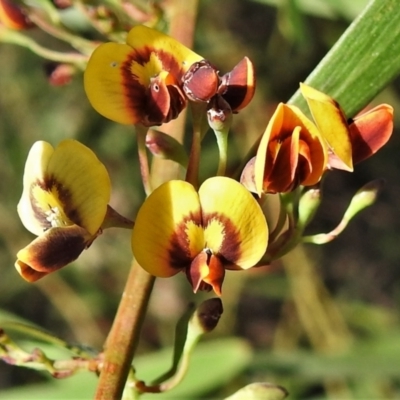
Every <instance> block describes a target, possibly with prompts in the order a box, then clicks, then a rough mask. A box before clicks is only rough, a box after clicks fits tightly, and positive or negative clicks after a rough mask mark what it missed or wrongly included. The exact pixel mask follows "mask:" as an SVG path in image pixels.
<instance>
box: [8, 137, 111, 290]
mask: <svg viewBox="0 0 400 400" xmlns="http://www.w3.org/2000/svg"><path fill="white" fill-rule="evenodd" d="M23 183H24V185H23V186H24V187H23V192H22V196H21V199H20V201H19V203H18V214H19V216H20V218H21V221H22V223H23V224H24V226H25V228H26V229H28V230H29V231H30V232H32V233H33V234H35V235H37V236H38V237H37V238H36V239H35V240H33V242H31V243H30V244H29V245H28V246H27V247H25V248H23V249H22V250H20V251H19V252H18V254H17V261H16V263H15V267H16V268H17V270H18V272H19V273H20V274H21V276H22V277H23V278H24V279H26V280H27V281H30V282H33V281H36V280H38V279H40V278H42V277H43V276H45V275H47V274H49V273H51V272H53V271H56V270H58V269H60V268H62V267H64V266H65V265H67V264H69V263H70V262H72V261H74V260H75V259H76V258H77V257H78V256H79V255H80V254H81V253H82V251H83V250H84V249H85V248H87V247H88V246H89V245H90V244H91V243H92V242H93V240H94V239H95V238H96V236H97V235H98V234H99V230H100V227H101V224H102V223H103V221H104V218H105V216H106V212H107V204H108V202H109V199H110V192H111V184H110V180H109V176H108V173H107V170H106V169H105V167H104V165H103V164H102V163H101V162H100V161H99V160H98V159H97V157H96V155H95V154H94V153H93V152H92V151H91V150H90V149H88V148H87V147H86V146H84V145H83V144H81V143H79V142H77V141H75V140H64V141H62V142H61V143H60V144H59V145H58V146H57V147H56V148H55V149H54V148H53V147H52V146H51V145H50V144H49V143H47V142H43V141H39V142H36V143H35V144H34V145H33V146H32V148H31V150H30V152H29V155H28V159H27V161H26V164H25V172H24V182H23Z"/></svg>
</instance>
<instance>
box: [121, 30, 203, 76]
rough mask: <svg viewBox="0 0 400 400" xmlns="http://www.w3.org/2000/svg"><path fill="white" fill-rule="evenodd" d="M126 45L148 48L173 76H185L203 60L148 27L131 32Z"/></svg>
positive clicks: (172, 39) (180, 44)
mask: <svg viewBox="0 0 400 400" xmlns="http://www.w3.org/2000/svg"><path fill="white" fill-rule="evenodd" d="M126 43H127V44H128V45H129V46H131V47H132V48H134V49H145V48H146V47H147V48H149V49H150V50H153V51H155V52H156V53H157V55H158V57H159V58H161V59H162V61H163V65H164V67H167V66H168V68H165V69H166V70H167V71H168V72H171V73H172V74H173V75H183V74H182V73H181V72H178V71H179V70H182V71H183V72H186V71H187V70H188V69H189V68H190V66H191V65H192V64H193V63H195V62H197V61H200V60H202V59H203V58H202V57H201V56H199V55H198V54H196V53H195V52H193V51H192V50H190V49H188V48H187V47H186V46H184V45H183V44H182V43H180V42H178V41H177V40H175V39H174V38H172V37H170V36H168V35H165V34H164V33H161V32H159V31H157V30H155V29H151V28H148V27H147V26H143V25H138V26H135V27H134V28H132V29H131V30H130V31H129V34H128V37H127V39H126Z"/></svg>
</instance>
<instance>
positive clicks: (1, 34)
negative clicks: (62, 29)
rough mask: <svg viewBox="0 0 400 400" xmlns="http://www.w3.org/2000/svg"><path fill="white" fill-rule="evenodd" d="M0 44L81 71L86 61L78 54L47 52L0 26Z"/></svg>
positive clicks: (16, 33) (23, 36)
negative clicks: (13, 45) (23, 48)
mask: <svg viewBox="0 0 400 400" xmlns="http://www.w3.org/2000/svg"><path fill="white" fill-rule="evenodd" d="M0 42H3V43H11V44H16V45H18V46H22V47H26V48H27V49H29V50H31V51H32V52H33V53H35V54H37V55H38V56H40V57H43V58H45V59H47V60H51V61H56V62H59V63H66V64H73V65H76V66H77V67H79V68H81V69H84V67H85V65H86V63H87V60H88V58H87V56H85V55H82V54H79V53H62V52H59V51H54V50H49V49H47V48H46V47H43V46H41V45H40V44H38V43H36V42H35V41H34V40H33V39H31V38H29V37H27V36H25V35H23V34H22V33H19V32H17V31H13V30H11V29H7V28H5V27H3V26H0Z"/></svg>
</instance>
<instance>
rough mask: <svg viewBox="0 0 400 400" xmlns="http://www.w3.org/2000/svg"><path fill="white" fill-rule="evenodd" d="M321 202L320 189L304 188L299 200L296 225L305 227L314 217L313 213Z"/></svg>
mask: <svg viewBox="0 0 400 400" xmlns="http://www.w3.org/2000/svg"><path fill="white" fill-rule="evenodd" d="M320 204H321V191H320V189H319V188H311V189H309V190H306V192H304V193H303V194H302V196H301V197H300V201H299V220H298V225H299V226H300V227H302V228H305V227H306V226H307V225H308V224H309V223H310V222H311V220H312V219H313V218H314V215H315V213H316V212H317V210H318V207H319V205H320Z"/></svg>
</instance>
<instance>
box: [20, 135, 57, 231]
mask: <svg viewBox="0 0 400 400" xmlns="http://www.w3.org/2000/svg"><path fill="white" fill-rule="evenodd" d="M53 153H54V149H53V147H52V146H51V145H50V144H49V143H47V142H43V141H39V142H36V143H34V144H33V146H32V148H31V150H30V151H29V154H28V158H27V160H26V163H25V170H24V178H23V192H22V196H21V199H20V201H19V203H18V207H17V210H18V214H19V217H20V219H21V221H22V223H23V224H24V226H25V228H26V229H27V230H28V231H30V232H32V233H33V234H35V235H40V234H41V233H42V232H43V230H44V229H48V228H49V224H48V221H47V220H46V219H45V218H44V217H43V214H41V213H40V212H39V210H34V209H33V204H32V201H31V187H32V185H34V184H35V183H36V182H37V181H40V182H43V180H44V177H45V174H46V170H47V166H48V164H49V160H50V158H51V156H52V155H53ZM35 211H36V212H35Z"/></svg>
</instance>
